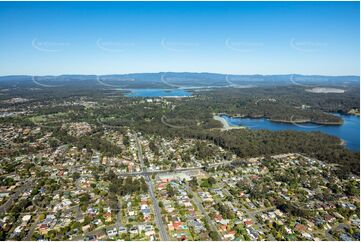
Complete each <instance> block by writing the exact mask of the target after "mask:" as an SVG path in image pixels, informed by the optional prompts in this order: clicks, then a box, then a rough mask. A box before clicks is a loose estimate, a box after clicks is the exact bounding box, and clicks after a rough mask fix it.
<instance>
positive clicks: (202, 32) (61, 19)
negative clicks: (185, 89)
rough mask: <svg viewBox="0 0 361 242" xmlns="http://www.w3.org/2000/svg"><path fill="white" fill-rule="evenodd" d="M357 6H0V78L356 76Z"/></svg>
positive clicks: (284, 4)
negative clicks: (204, 74)
mask: <svg viewBox="0 0 361 242" xmlns="http://www.w3.org/2000/svg"><path fill="white" fill-rule="evenodd" d="M359 19H360V13H359V3H358V2H218V3H217V2H156V3H154V2H153V3H151V2H107V3H105V2H52V3H46V2H37V3H29V2H27V3H21V2H13V3H8V2H1V3H0V36H1V37H0V53H1V54H0V75H12V74H29V75H46V74H53V75H57V74H114V73H134V72H161V71H177V72H180V71H187V72H216V73H232V74H287V73H298V74H321V75H359V72H360V69H359V66H360V44H359V43H360V26H359V24H360V20H359Z"/></svg>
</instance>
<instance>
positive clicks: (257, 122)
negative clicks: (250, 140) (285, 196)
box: [222, 114, 360, 151]
mask: <svg viewBox="0 0 361 242" xmlns="http://www.w3.org/2000/svg"><path fill="white" fill-rule="evenodd" d="M337 115H338V116H340V117H342V119H343V121H344V123H343V124H342V125H337V126H336V125H317V124H310V123H305V124H287V123H276V122H272V121H269V120H268V119H265V118H260V119H251V118H232V117H229V116H225V115H223V116H222V117H223V118H224V119H225V120H226V121H227V122H228V124H229V125H232V126H246V127H248V128H250V129H267V130H272V131H278V130H296V131H305V132H316V131H320V132H323V133H326V134H329V135H333V136H337V137H339V138H340V139H342V140H343V141H345V142H346V146H347V147H348V148H349V149H351V150H353V151H360V117H358V116H354V115H339V114H337Z"/></svg>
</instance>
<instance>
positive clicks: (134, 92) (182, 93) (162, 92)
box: [126, 88, 192, 97]
mask: <svg viewBox="0 0 361 242" xmlns="http://www.w3.org/2000/svg"><path fill="white" fill-rule="evenodd" d="M128 91H130V93H127V94H126V96H127V97H189V96H192V93H191V92H189V91H187V90H184V89H150V88H146V89H141V88H140V89H128Z"/></svg>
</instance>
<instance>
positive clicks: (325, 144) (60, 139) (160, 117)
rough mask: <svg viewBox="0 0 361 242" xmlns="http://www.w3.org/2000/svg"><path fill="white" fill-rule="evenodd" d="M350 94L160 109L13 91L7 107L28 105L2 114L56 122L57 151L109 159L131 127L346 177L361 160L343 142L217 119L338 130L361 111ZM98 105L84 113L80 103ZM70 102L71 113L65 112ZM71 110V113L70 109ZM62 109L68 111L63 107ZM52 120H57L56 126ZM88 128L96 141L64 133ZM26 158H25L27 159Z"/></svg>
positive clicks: (60, 91)
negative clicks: (71, 127) (312, 162)
mask: <svg viewBox="0 0 361 242" xmlns="http://www.w3.org/2000/svg"><path fill="white" fill-rule="evenodd" d="M346 89H347V91H346V92H345V93H328V94H319V93H318V94H315V93H309V92H306V91H305V90H304V88H303V87H299V86H294V85H292V86H274V87H273V86H267V87H258V88H246V89H242V88H218V89H213V90H203V91H194V92H193V96H192V97H187V98H182V99H171V98H170V99H161V101H160V102H158V103H154V102H152V103H148V102H144V98H128V97H125V96H124V95H123V93H122V92H121V91H119V90H114V89H110V88H103V89H91V88H87V87H84V88H81V87H74V88H73V89H68V88H54V89H52V88H48V89H46V88H45V89H41V88H39V89H36V90H32V91H29V90H26V89H14V90H10V91H9V92H5V93H3V95H2V96H1V99H2V100H6V99H9V98H12V97H19V96H21V97H22V98H27V99H28V101H26V102H24V103H16V104H9V103H4V102H1V106H0V107H1V108H9V109H14V110H27V109H29V107H31V110H32V114H30V115H29V116H28V117H29V118H22V117H16V118H9V117H8V118H0V122H2V123H14V124H19V125H27V126H36V125H38V123H34V119H33V118H32V117H39V116H42V117H50V116H51V115H54V114H58V115H59V114H61V115H60V116H56V117H58V118H54V117H52V119H54V122H53V123H51V124H52V125H51V126H55V127H47V126H44V127H43V128H44V129H47V130H49V131H52V132H53V137H54V143H53V144H54V145H57V144H60V143H72V144H76V145H78V146H80V147H84V148H88V149H97V150H100V151H101V152H104V153H105V154H107V155H114V154H117V153H119V152H120V150H119V148H118V147H115V146H114V145H112V144H110V143H109V142H107V141H104V140H102V139H101V134H102V132H103V130H104V129H119V130H124V128H125V127H129V128H131V129H133V130H136V131H140V132H142V133H145V134H155V135H159V136H165V137H183V138H196V139H200V140H210V141H213V142H214V143H215V144H217V145H219V146H221V147H224V148H225V149H228V150H230V151H232V152H234V153H235V154H237V155H238V156H239V157H252V156H260V155H271V154H279V153H288V152H300V153H304V154H307V155H310V156H313V157H316V158H319V159H320V160H324V161H328V162H332V163H338V164H340V165H341V166H342V169H339V173H340V175H347V174H349V172H354V173H357V174H358V173H359V153H355V152H352V151H350V150H348V149H347V148H345V147H344V146H342V145H341V144H340V142H341V141H340V140H339V139H338V138H336V137H332V136H328V135H325V134H322V133H319V132H312V133H306V132H296V131H279V132H273V131H266V130H257V131H256V130H248V129H242V130H231V131H227V132H222V131H220V130H219V129H218V128H220V127H221V124H220V122H218V121H216V120H214V119H213V115H214V114H216V113H227V114H229V115H242V116H248V117H266V118H269V119H271V120H277V121H296V122H297V121H305V120H306V121H310V122H315V123H326V124H327V123H328V124H339V123H342V120H341V119H340V118H339V117H338V116H335V115H333V114H332V113H331V112H340V113H347V112H348V111H349V110H351V109H358V110H359V106H360V104H359V92H358V89H356V88H354V87H352V88H351V87H348V88H346ZM80 100H81V101H86V102H94V103H96V105H95V106H94V107H92V106H90V107H84V105H82V104H79V101H80ZM64 102H67V103H68V104H67V105H63V103H64ZM69 103H71V105H69ZM60 104H61V105H60ZM52 119H51V120H52ZM80 121H81V122H87V123H89V124H90V125H91V126H92V134H91V135H89V136H86V137H77V138H75V137H72V136H69V135H68V134H66V133H65V132H64V131H63V130H62V129H61V128H60V126H61V124H62V122H80ZM24 152H25V151H24Z"/></svg>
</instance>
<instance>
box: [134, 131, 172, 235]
mask: <svg viewBox="0 0 361 242" xmlns="http://www.w3.org/2000/svg"><path fill="white" fill-rule="evenodd" d="M135 139H136V141H137V148H138V159H139V162H140V165H141V168H142V172H143V174H142V175H144V178H145V181H146V183H147V185H148V190H149V195H150V197H151V199H152V204H153V208H154V214H155V221H156V223H157V226H158V229H159V233H160V237H161V240H163V241H169V238H168V234H167V231H166V230H165V227H164V224H163V220H162V215H161V213H160V208H159V205H158V200H157V198H156V197H155V195H154V187H153V184H152V180H151V179H150V176H149V174H148V173H147V169H146V167H144V160H143V153H142V146H141V145H140V143H139V138H138V136H137V135H135Z"/></svg>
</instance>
